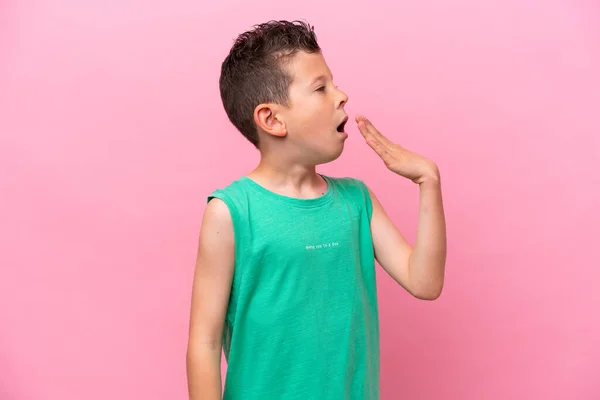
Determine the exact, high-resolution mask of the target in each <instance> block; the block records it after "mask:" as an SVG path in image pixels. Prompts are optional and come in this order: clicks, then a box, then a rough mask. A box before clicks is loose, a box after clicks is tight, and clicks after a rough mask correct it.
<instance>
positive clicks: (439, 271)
mask: <svg viewBox="0 0 600 400" xmlns="http://www.w3.org/2000/svg"><path fill="white" fill-rule="evenodd" d="M419 190H420V200H419V221H418V227H417V237H416V240H415V245H414V247H413V251H412V254H411V256H410V261H409V270H410V282H411V286H412V287H413V289H414V291H415V292H416V293H418V294H419V297H422V298H425V299H436V298H437V297H439V296H440V294H441V292H442V288H443V285H444V271H445V264H446V221H445V217H444V207H443V202H442V189H441V183H440V178H439V175H437V176H433V177H431V178H429V179H426V180H424V181H423V182H422V183H420V184H419Z"/></svg>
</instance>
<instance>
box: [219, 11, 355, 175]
mask: <svg viewBox="0 0 600 400" xmlns="http://www.w3.org/2000/svg"><path fill="white" fill-rule="evenodd" d="M219 83H220V90H221V98H222V100H223V105H224V107H225V111H226V113H227V116H228V117H229V119H230V121H231V122H232V123H233V125H234V126H235V127H236V128H237V129H238V130H239V131H240V132H241V133H242V134H243V135H244V136H245V137H246V138H247V139H248V140H249V141H250V142H251V143H252V144H254V145H255V146H256V147H257V148H260V149H261V150H262V151H270V150H275V149H276V150H277V151H278V152H281V151H285V152H286V153H287V154H286V156H289V157H294V158H297V159H298V160H299V161H302V162H307V163H314V164H315V165H316V164H321V163H324V162H328V161H331V160H333V159H335V158H337V157H338V156H339V155H340V154H341V152H342V150H343V145H344V140H345V139H346V137H347V135H346V133H345V132H343V127H344V124H345V121H346V120H347V116H346V113H345V112H344V105H345V104H346V102H347V101H348V97H347V96H346V94H345V93H343V92H342V91H340V90H339V89H338V88H337V87H336V86H335V85H334V84H333V77H332V75H331V71H330V70H329V67H328V66H327V63H326V62H325V59H324V58H323V55H322V53H321V48H320V47H319V44H318V43H317V39H316V35H315V33H314V30H313V28H312V27H311V26H310V25H308V24H305V23H303V22H299V21H294V22H288V21H271V22H267V23H264V24H260V25H257V26H255V28H254V29H253V30H251V31H248V32H245V33H243V34H241V35H240V36H239V37H238V38H237V40H236V42H235V43H234V45H233V47H232V48H231V50H230V52H229V55H228V56H227V57H226V58H225V61H224V62H223V65H222V68H221V78H220V82H219Z"/></svg>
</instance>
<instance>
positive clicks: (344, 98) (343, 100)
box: [338, 89, 348, 107]
mask: <svg viewBox="0 0 600 400" xmlns="http://www.w3.org/2000/svg"><path fill="white" fill-rule="evenodd" d="M338 90H339V89H338ZM339 102H340V103H339V107H344V106H345V105H346V103H347V102H348V95H347V94H346V93H345V92H344V91H343V90H340V100H339Z"/></svg>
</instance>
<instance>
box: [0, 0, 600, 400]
mask: <svg viewBox="0 0 600 400" xmlns="http://www.w3.org/2000/svg"><path fill="white" fill-rule="evenodd" d="M284 3H285V4H284ZM273 18H276V19H279V18H285V19H296V18H303V19H307V20H308V21H309V22H311V23H312V24H314V25H316V29H317V34H318V37H319V39H320V43H321V45H322V46H323V47H324V49H325V55H326V58H327V60H328V61H329V64H330V67H331V68H332V70H333V72H334V74H335V76H336V81H337V83H338V85H340V87H342V88H343V89H344V90H345V91H346V92H347V93H349V95H350V102H349V104H348V107H347V111H348V112H349V113H350V114H351V115H352V116H354V115H355V114H356V113H365V114H366V115H367V116H369V117H370V118H371V119H372V120H373V121H374V123H375V124H376V126H377V127H378V128H380V129H381V130H382V131H383V132H384V133H385V134H386V135H387V136H388V137H390V138H391V139H393V140H395V141H397V142H398V143H401V144H403V145H405V146H406V147H409V148H410V149H413V150H415V151H418V152H421V153H423V154H425V155H427V156H429V157H431V158H433V159H434V160H436V161H437V162H438V164H439V166H440V168H441V171H442V173H443V184H444V196H445V207H446V213H447V221H448V235H449V239H448V244H449V254H448V264H447V285H446V288H445V292H444V294H443V295H442V297H441V298H440V299H439V300H438V301H436V302H421V301H418V300H415V299H412V298H411V297H410V296H409V295H408V294H406V293H404V292H403V291H402V290H401V289H400V288H399V287H398V286H397V285H395V284H393V283H392V281H391V279H390V278H388V277H387V276H386V275H384V274H380V275H379V278H380V279H379V282H380V288H381V289H380V300H381V330H382V337H381V340H382V376H381V381H382V382H381V385H382V399H383V400H394V399H427V400H429V399H468V400H471V399H473V400H475V399H477V400H479V399H545V400H550V399H557V400H558V399H581V400H592V399H599V398H600V380H599V378H598V376H599V373H600V372H599V371H600V342H599V338H600V312H599V311H598V310H599V307H600V291H599V290H598V280H599V279H600V272H599V270H600V257H599V255H598V248H599V246H598V243H597V241H598V239H599V238H600V211H599V210H598V206H599V205H600V179H599V178H598V173H597V168H598V167H600V161H599V159H600V78H599V75H600V6H599V5H598V4H595V3H594V2H593V1H566V0H563V1H560V0H546V1H541V0H540V1H523V0H494V1H485V2H482V1H480V0H454V1H438V2H435V1H430V0H429V1H421V0H419V1H416V0H413V1H409V0H404V1H393V2H392V1H388V2H385V4H375V3H372V4H370V5H368V2H365V1H361V2H356V3H354V4H350V3H349V2H347V1H344V2H342V1H339V2H323V1H316V0H306V1H302V2H298V4H288V2H281V4H272V3H268V4H267V3H260V4H258V3H248V2H243V1H241V0H240V1H237V2H232V1H217V2H203V1H178V2H173V1H169V2H159V1H131V0H128V1H119V2H105V1H93V2H92V1H75V0H62V1H53V2H44V1H35V0H30V1H24V2H17V1H16V0H15V1H6V0H5V1H4V2H0V113H1V114H0V132H1V135H0V185H1V197H0V206H1V207H0V221H1V222H0V223H1V226H2V230H1V232H0V243H1V246H2V249H1V251H0V268H1V269H0V399H2V400H25V399H31V400H59V399H60V400H75V399H87V400H96V399H115V400H119V399H146V400H153V399H184V398H186V393H187V389H186V377H185V350H186V344H187V328H188V326H187V324H188V312H189V301H190V289H191V279H192V274H193V267H194V265H193V264H194V259H195V253H196V244H197V243H196V241H197V234H198V229H199V225H200V220H201V216H202V212H203V210H204V206H205V198H206V196H207V195H208V194H209V193H210V192H211V191H212V190H213V189H215V188H216V187H220V186H224V185H226V184H227V183H229V181H231V180H232V179H235V178H237V177H238V176H240V175H241V174H244V173H246V172H247V171H248V170H249V169H250V168H251V167H252V166H253V164H254V163H255V162H256V160H257V153H256V152H255V151H254V150H253V149H252V147H251V145H250V144H249V143H246V141H245V139H243V138H242V136H241V135H240V134H238V133H237V132H236V131H235V130H234V129H233V127H232V126H231V125H230V124H229V122H228V121H227V119H226V116H225V113H224V111H223V109H222V106H221V103H220V99H219V93H218V75H219V68H220V63H221V61H222V59H223V58H224V57H225V55H226V53H227V51H228V49H229V46H230V45H231V44H232V40H233V39H234V38H235V36H236V35H237V34H238V33H240V32H241V31H243V30H245V29H247V28H249V27H250V26H251V25H252V24H254V23H258V22H262V21H266V20H268V19H273ZM349 132H350V135H351V136H350V138H349V140H348V142H347V147H346V151H345V153H344V154H343V155H342V157H341V159H339V160H338V161H336V162H335V163H333V164H331V165H328V166H326V167H325V168H323V169H322V172H325V173H329V174H332V175H338V176H341V175H344V176H355V177H358V178H361V179H364V180H365V181H366V182H367V184H369V185H370V186H371V187H372V188H373V190H374V191H375V192H376V193H377V194H378V196H379V197H380V199H381V201H382V203H383V204H384V206H386V208H387V209H388V212H389V214H390V215H391V217H392V218H393V220H394V221H395V222H396V223H397V224H398V226H399V227H400V228H401V229H402V231H403V232H405V234H406V236H407V237H408V238H409V239H410V240H413V239H414V236H415V228H416V223H417V220H416V216H417V206H418V191H417V188H416V187H415V186H414V185H413V184H412V183H410V182H406V181H404V180H403V179H401V178H399V177H396V176H394V175H392V174H391V173H389V172H387V170H386V169H385V168H384V166H383V165H382V163H381V162H380V160H379V159H377V157H376V156H375V155H374V154H373V153H372V152H371V150H370V149H369V148H368V147H367V146H366V145H365V144H364V143H363V141H362V140H361V137H360V135H359V134H358V131H357V129H356V127H355V126H354V125H353V126H352V127H351V128H350V129H349ZM274 367H275V368H276V366H274Z"/></svg>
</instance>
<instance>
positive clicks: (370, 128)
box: [357, 115, 394, 147]
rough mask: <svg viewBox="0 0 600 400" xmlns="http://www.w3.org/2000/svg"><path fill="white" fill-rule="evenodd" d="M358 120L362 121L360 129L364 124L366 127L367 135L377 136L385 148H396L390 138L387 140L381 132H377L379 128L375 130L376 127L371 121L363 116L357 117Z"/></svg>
mask: <svg viewBox="0 0 600 400" xmlns="http://www.w3.org/2000/svg"><path fill="white" fill-rule="evenodd" d="M357 120H358V121H361V122H359V128H360V125H361V124H362V125H363V126H364V128H363V129H364V130H365V133H366V134H371V135H373V136H375V137H376V138H377V139H378V140H379V141H380V142H381V143H382V144H383V145H384V146H388V147H391V146H394V143H392V142H391V141H390V140H389V139H388V138H386V137H385V136H384V135H382V134H381V132H379V131H378V130H377V128H375V126H374V125H373V124H372V123H371V121H369V119H368V118H366V117H365V116H363V115H359V116H358V117H357ZM361 133H362V131H361ZM363 136H364V134H363Z"/></svg>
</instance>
